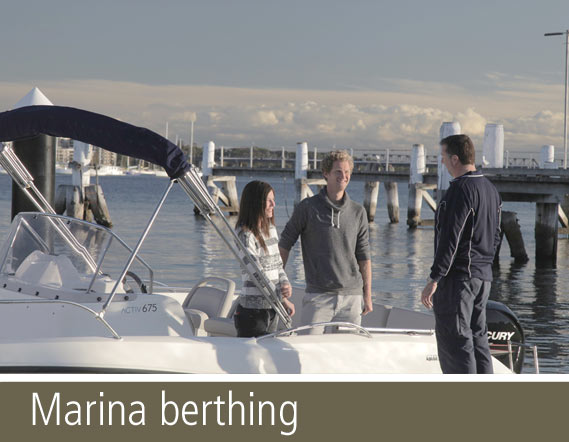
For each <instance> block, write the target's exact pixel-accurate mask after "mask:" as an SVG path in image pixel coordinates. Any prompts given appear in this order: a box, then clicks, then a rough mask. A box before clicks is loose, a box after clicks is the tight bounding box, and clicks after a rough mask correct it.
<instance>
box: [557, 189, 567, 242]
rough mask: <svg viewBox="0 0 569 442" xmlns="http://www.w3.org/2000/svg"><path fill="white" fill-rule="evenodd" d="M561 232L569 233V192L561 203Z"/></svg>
mask: <svg viewBox="0 0 569 442" xmlns="http://www.w3.org/2000/svg"><path fill="white" fill-rule="evenodd" d="M558 210H559V224H560V227H559V233H564V234H569V218H568V216H569V194H565V196H564V197H563V201H561V202H560V203H559V209H558Z"/></svg>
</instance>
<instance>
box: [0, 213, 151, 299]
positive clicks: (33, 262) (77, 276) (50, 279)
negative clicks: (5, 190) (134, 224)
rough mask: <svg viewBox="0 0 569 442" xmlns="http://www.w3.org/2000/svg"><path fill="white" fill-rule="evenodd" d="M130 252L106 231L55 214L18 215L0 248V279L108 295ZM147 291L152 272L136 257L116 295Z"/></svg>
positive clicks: (119, 240)
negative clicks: (119, 292) (144, 282)
mask: <svg viewBox="0 0 569 442" xmlns="http://www.w3.org/2000/svg"><path fill="white" fill-rule="evenodd" d="M131 253H132V250H131V249H130V248H129V247H128V246H127V245H126V244H125V243H124V242H123V241H122V240H121V239H120V238H119V237H118V236H117V235H115V234H114V233H113V232H112V231H111V230H109V229H107V228H105V227H102V226H99V225H96V224H92V223H89V222H86V221H81V220H78V219H75V218H69V217H65V216H59V215H51V214H45V213H20V214H18V215H17V216H16V217H15V218H14V221H13V222H12V227H11V230H10V233H9V235H8V237H7V240H6V241H5V243H4V244H3V245H2V248H0V265H1V266H0V277H1V278H2V279H4V280H5V279H6V278H10V279H15V280H17V281H19V282H22V283H25V284H27V285H32V286H36V287H40V288H41V287H45V288H49V289H57V290H63V291H72V292H85V293H102V294H104V293H110V292H111V290H112V288H113V286H114V284H115V282H116V278H118V277H119V276H120V274H121V270H122V269H123V267H124V264H125V262H126V261H127V260H128V258H129V256H130V255H131ZM142 281H146V285H145V284H143V283H142ZM148 281H150V283H148ZM151 288H152V269H151V268H150V267H149V266H148V265H147V264H146V263H144V261H143V260H142V259H140V258H138V257H137V259H136V260H135V261H134V262H133V264H132V266H131V267H130V271H129V272H128V273H127V277H126V278H125V279H124V280H123V284H122V287H121V289H120V291H121V292H133V293H141V292H151Z"/></svg>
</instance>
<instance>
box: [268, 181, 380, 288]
mask: <svg viewBox="0 0 569 442" xmlns="http://www.w3.org/2000/svg"><path fill="white" fill-rule="evenodd" d="M299 235H300V238H301V243H302V258H303V260H304V271H305V275H306V291H307V293H333V294H342V295H360V296H361V295H362V293H363V292H362V290H363V280H362V277H361V274H360V271H359V265H358V261H366V260H369V259H370V250H369V230H368V223H367V216H366V212H365V209H364V208H363V206H362V205H361V204H358V203H356V202H355V201H352V200H351V199H350V197H349V196H348V193H347V192H344V198H343V199H342V200H341V201H339V202H338V203H333V202H332V201H331V200H330V199H329V198H328V194H327V193H326V187H324V188H323V189H322V190H321V191H320V193H319V194H317V195H314V196H313V197H311V198H306V199H305V200H303V201H301V202H300V204H298V205H297V206H296V208H295V209H294V212H293V214H292V217H291V218H290V220H289V221H288V223H287V225H286V226H285V228H284V230H283V232H282V234H281V238H280V241H279V247H282V248H283V249H285V250H290V249H291V248H292V246H293V245H294V243H295V242H296V240H297V239H298V236H299Z"/></svg>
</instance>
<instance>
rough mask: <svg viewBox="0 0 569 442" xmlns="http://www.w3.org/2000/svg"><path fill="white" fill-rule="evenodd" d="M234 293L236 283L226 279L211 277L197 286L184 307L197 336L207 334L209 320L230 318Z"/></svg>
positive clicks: (187, 298)
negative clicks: (206, 323)
mask: <svg viewBox="0 0 569 442" xmlns="http://www.w3.org/2000/svg"><path fill="white" fill-rule="evenodd" d="M219 286H221V288H220V287H219ZM234 293H235V283H234V282H233V281H231V280H230V279H226V278H218V277H215V276H210V277H207V278H204V279H202V280H201V281H200V282H198V283H197V284H196V285H195V287H194V288H193V289H192V290H191V291H190V293H188V296H187V297H186V299H185V301H184V303H183V304H182V306H183V308H184V311H185V312H186V315H187V316H188V318H189V319H190V321H191V322H192V325H193V326H194V330H195V331H196V336H203V335H204V334H206V331H205V330H206V329H205V325H204V324H205V322H206V320H207V319H216V318H228V317H229V314H230V312H231V307H232V304H233V298H234ZM232 335H233V333H231V334H230V335H229V336H232Z"/></svg>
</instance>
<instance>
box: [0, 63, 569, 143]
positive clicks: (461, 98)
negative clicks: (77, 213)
mask: <svg viewBox="0 0 569 442" xmlns="http://www.w3.org/2000/svg"><path fill="white" fill-rule="evenodd" d="M388 80H389V81H387V80H386V83H391V84H392V85H394V87H393V89H391V90H383V91H378V90H370V91H361V90H352V91H321V90H286V89H246V88H230V87H217V86H189V85H179V86H175V85H166V86H164V85H162V86H159V85H158V86H153V85H145V84H138V83H130V82H113V81H102V80H81V81H79V80H76V81H66V82H44V83H42V84H37V86H38V87H40V89H42V91H43V92H44V93H45V94H46V96H47V97H48V98H50V99H51V100H52V101H53V102H54V103H55V104H60V105H69V106H75V107H80V108H84V109H89V110H92V111H94V112H100V113H103V114H106V115H110V116H113V117H115V118H119V119H121V120H123V121H127V122H130V123H132V124H136V125H140V126H145V127H148V128H150V129H152V130H154V131H156V132H159V133H164V131H165V125H166V122H168V123H169V134H170V137H171V138H172V139H174V137H176V136H179V137H181V138H183V139H184V140H185V142H187V141H188V139H189V131H190V121H191V119H195V133H194V140H195V141H196V142H197V143H198V144H201V143H203V142H205V141H208V140H213V141H215V142H216V143H217V144H218V145H219V144H223V145H225V146H242V145H250V144H251V143H255V144H256V145H261V146H270V147H280V146H285V147H289V148H293V147H294V146H295V143H296V142H297V141H298V140H308V142H309V143H310V145H316V146H318V147H319V148H321V149H327V148H331V147H332V146H333V145H337V146H345V147H352V148H354V149H356V150H358V149H359V150H377V149H385V148H390V149H399V150H409V149H410V148H411V146H412V145H413V144H415V143H420V144H424V145H425V147H426V148H427V150H428V151H430V152H433V150H434V149H436V148H437V147H436V146H437V145H438V134H439V128H440V126H441V124H442V122H444V121H453V120H456V121H459V122H460V124H461V127H462V129H463V132H465V133H468V134H470V135H471V136H473V138H474V141H475V144H477V145H480V143H481V142H482V138H483V134H484V127H485V125H486V123H487V122H492V123H502V124H503V125H504V130H505V139H506V141H505V143H506V147H507V148H510V149H512V150H513V151H517V150H534V151H536V152H537V151H539V146H541V145H542V144H554V145H562V133H563V112H559V111H556V110H555V109H557V108H562V102H561V100H560V98H559V97H560V96H562V95H561V94H560V92H562V87H561V85H557V86H555V85H547V84H546V85H543V84H540V83H538V82H533V81H532V80H531V79H528V78H519V79H517V78H510V77H508V76H507V75H504V74H500V73H489V74H487V75H486V76H485V77H484V78H483V79H482V80H481V81H483V82H485V83H484V84H485V88H486V89H485V90H487V92H486V93H473V92H469V91H467V90H465V89H464V88H460V87H457V86H455V85H448V84H443V83H436V82H420V81H410V80H397V79H388ZM33 86H36V84H19V83H7V82H0V107H1V108H4V109H8V108H10V107H11V106H12V105H13V104H14V103H16V102H17V101H18V100H19V99H20V98H21V97H22V96H24V95H25V94H26V93H27V92H28V91H29V90H30V89H31V88H32V87H33Z"/></svg>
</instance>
